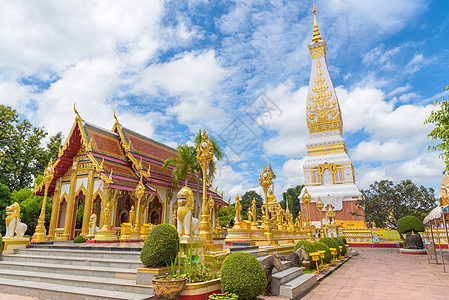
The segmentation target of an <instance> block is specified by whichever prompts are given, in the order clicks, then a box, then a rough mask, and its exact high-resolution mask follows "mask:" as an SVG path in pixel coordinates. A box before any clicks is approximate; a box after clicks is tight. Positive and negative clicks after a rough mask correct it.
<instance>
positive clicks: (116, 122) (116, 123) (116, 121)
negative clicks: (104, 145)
mask: <svg viewBox="0 0 449 300" xmlns="http://www.w3.org/2000/svg"><path fill="white" fill-rule="evenodd" d="M114 119H115V125H121V124H120V122H119V121H118V119H117V116H116V115H115V109H114Z"/></svg>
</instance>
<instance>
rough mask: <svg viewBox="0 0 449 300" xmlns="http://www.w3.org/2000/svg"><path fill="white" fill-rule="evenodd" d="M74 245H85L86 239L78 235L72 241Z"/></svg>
mask: <svg viewBox="0 0 449 300" xmlns="http://www.w3.org/2000/svg"><path fill="white" fill-rule="evenodd" d="M73 242H74V243H85V242H86V239H85V238H84V236H82V235H78V236H76V237H75V238H74V239H73Z"/></svg>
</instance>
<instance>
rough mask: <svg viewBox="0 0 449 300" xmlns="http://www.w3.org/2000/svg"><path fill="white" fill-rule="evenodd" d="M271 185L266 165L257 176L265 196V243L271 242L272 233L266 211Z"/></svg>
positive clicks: (267, 211)
mask: <svg viewBox="0 0 449 300" xmlns="http://www.w3.org/2000/svg"><path fill="white" fill-rule="evenodd" d="M271 183H272V178H271V174H270V173H269V172H268V170H267V165H264V167H263V172H262V174H260V176H259V185H260V186H261V187H262V189H263V192H264V194H265V213H264V216H263V217H264V220H263V229H264V236H265V239H266V240H267V241H272V240H273V233H272V232H271V227H270V215H269V210H268V189H269V188H270V186H271Z"/></svg>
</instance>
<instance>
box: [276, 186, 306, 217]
mask: <svg viewBox="0 0 449 300" xmlns="http://www.w3.org/2000/svg"><path fill="white" fill-rule="evenodd" d="M303 188H304V185H297V186H295V187H294V188H288V189H287V191H285V192H283V193H282V201H281V202H280V204H281V207H282V208H283V209H287V205H286V204H287V201H288V209H289V210H290V212H291V213H292V215H293V220H295V219H296V217H297V216H298V213H299V212H300V211H301V203H300V202H299V199H298V197H299V195H300V194H301V190H302V189H303Z"/></svg>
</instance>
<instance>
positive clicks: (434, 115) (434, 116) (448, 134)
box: [424, 85, 449, 174]
mask: <svg viewBox="0 0 449 300" xmlns="http://www.w3.org/2000/svg"><path fill="white" fill-rule="evenodd" d="M447 90H449V85H448V86H446V91H447ZM433 106H439V109H438V110H433V111H432V112H431V113H430V116H429V117H428V118H427V119H426V120H425V121H424V124H434V125H435V128H434V129H433V130H432V131H431V132H430V133H429V134H428V135H427V137H428V138H431V139H432V140H439V144H437V145H432V146H429V148H428V149H429V150H433V151H441V153H440V158H442V159H443V161H444V163H445V164H446V170H445V171H444V173H446V174H447V173H448V172H449V102H448V100H437V101H435V102H434V103H433Z"/></svg>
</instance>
